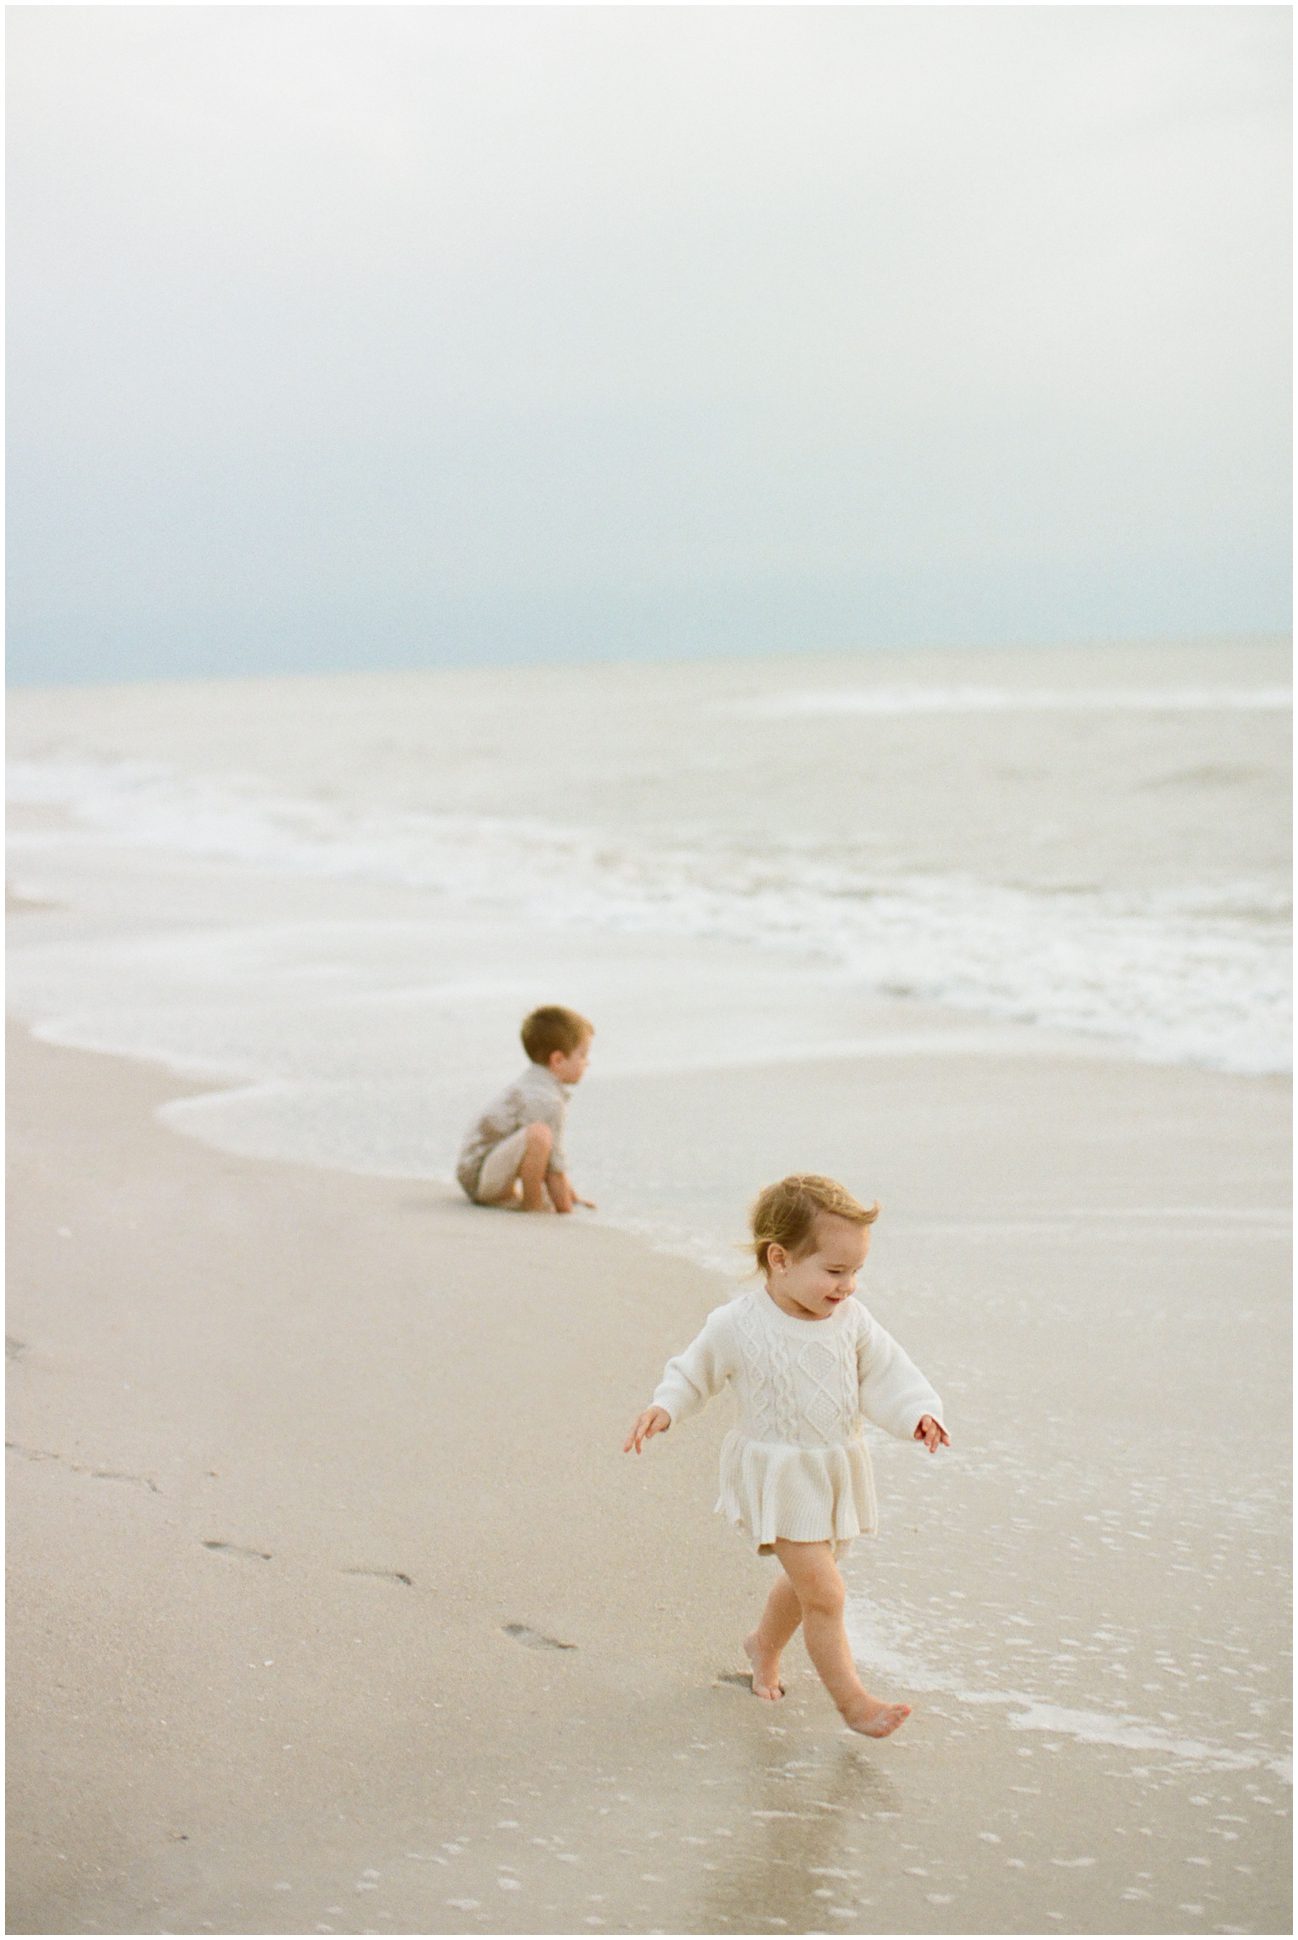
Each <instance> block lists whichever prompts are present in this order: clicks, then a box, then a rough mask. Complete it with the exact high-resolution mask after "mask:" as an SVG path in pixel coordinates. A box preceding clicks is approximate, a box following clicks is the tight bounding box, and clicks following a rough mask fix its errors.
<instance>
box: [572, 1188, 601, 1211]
mask: <svg viewBox="0 0 1298 1940" xmlns="http://www.w3.org/2000/svg"><path fill="white" fill-rule="evenodd" d="M572 1203H573V1205H574V1206H584V1207H585V1208H586V1210H587V1212H594V1211H595V1210H596V1206H595V1201H594V1200H593V1199H583V1198H582V1196H581V1194H580V1193H579V1192H574V1193H573V1195H572Z"/></svg>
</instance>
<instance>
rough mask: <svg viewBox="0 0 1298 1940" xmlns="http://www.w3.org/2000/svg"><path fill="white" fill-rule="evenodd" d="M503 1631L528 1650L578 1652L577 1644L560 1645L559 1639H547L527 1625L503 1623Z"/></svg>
mask: <svg viewBox="0 0 1298 1940" xmlns="http://www.w3.org/2000/svg"><path fill="white" fill-rule="evenodd" d="M500 1627H501V1629H502V1630H503V1631H504V1633H505V1635H506V1636H507V1637H512V1638H513V1639H514V1642H515V1643H516V1644H523V1645H525V1646H526V1647H527V1649H528V1650H576V1648H577V1646H576V1644H563V1643H560V1641H559V1639H558V1638H557V1637H546V1636H544V1635H543V1634H542V1633H541V1631H539V1630H533V1629H531V1628H530V1626H529V1625H528V1624H525V1623H503V1624H502V1625H501V1626H500Z"/></svg>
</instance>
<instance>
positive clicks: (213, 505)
mask: <svg viewBox="0 0 1298 1940" xmlns="http://www.w3.org/2000/svg"><path fill="white" fill-rule="evenodd" d="M8 33H9V82H8V87H9V375H8V382H9V392H8V412H9V470H8V503H9V568H10V597H9V632H8V639H9V671H10V678H11V680H13V681H15V682H19V683H33V682H35V683H54V682H62V681H83V680H111V679H133V678H141V677H147V678H155V677H176V678H183V677H188V676H191V675H211V674H220V673H231V674H245V673H259V672H267V673H274V672H299V671H300V672H309V671H315V670H321V671H324V670H330V669H334V668H345V667H416V666H438V665H446V664H457V663H460V664H478V663H482V662H491V661H500V662H514V661H526V660H547V661H549V660H562V659H569V658H579V659H598V658H604V657H612V658H624V657H627V656H637V657H649V656H676V655H684V654H696V653H709V654H711V653H742V652H748V651H753V652H769V651H776V650H785V651H800V650H807V651H812V650H820V649H826V648H850V647H857V646H863V647H870V646H885V645H901V646H907V645H924V644H934V645H959V644H963V643H969V644H985V643H999V642H1019V641H1035V640H1040V641H1046V642H1054V641H1065V640H1069V639H1074V638H1105V639H1115V638H1119V639H1120V638H1124V637H1128V636H1141V637H1150V636H1168V637H1172V636H1182V635H1197V636H1203V635H1213V634H1220V633H1235V632H1250V631H1267V630H1279V629H1284V628H1286V627H1287V625H1288V614H1289V532H1290V526H1289V332H1290V319H1289V307H1288V306H1289V234H1290V211H1289V179H1290V177H1289V112H1290V104H1289V35H1290V15H1289V12H1288V9H1287V8H1284V7H1247V6H1246V7H1222V8H1215V7H1197V6H1167V7H1148V8H1118V7H1095V8H1091V7H1064V8H1056V7H1005V8H983V7H969V8H945V7H913V8H911V7H906V8H894V7H826V8H821V7H805V8H804V7H773V8H766V7H762V8H756V7H754V8H749V7H743V6H740V7H728V8H703V7H697V8H696V7H679V8H678V7H635V8H631V7H628V8H622V7H557V8H548V7H528V8H510V7H498V8H491V7H482V8H479V7H474V8H456V7H445V8H443V7H398V8H385V7H374V8H371V7H366V8H350V7H342V8H329V7H312V6H306V7H283V8H276V7H198V8H190V7H160V6H154V7H95V8H77V7H21V6H19V7H11V8H10V9H9V10H8Z"/></svg>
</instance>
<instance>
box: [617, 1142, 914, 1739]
mask: <svg viewBox="0 0 1298 1940" xmlns="http://www.w3.org/2000/svg"><path fill="white" fill-rule="evenodd" d="M878 1213H879V1208H878V1206H877V1205H874V1206H863V1205H862V1204H861V1203H860V1201H859V1200H857V1199H854V1198H853V1196H852V1194H851V1193H850V1192H848V1191H847V1190H846V1189H845V1188H844V1187H843V1186H840V1185H838V1184H837V1183H836V1182H835V1181H834V1180H833V1179H826V1178H822V1177H821V1176H820V1175H819V1174H817V1173H805V1172H804V1173H795V1174H793V1175H792V1176H791V1177H789V1178H787V1179H781V1180H780V1182H779V1184H778V1185H774V1186H767V1188H766V1190H765V1191H764V1192H763V1193H761V1194H760V1195H759V1197H758V1199H757V1203H756V1204H755V1206H754V1207H753V1212H752V1233H753V1241H752V1243H753V1251H754V1253H755V1255H756V1259H757V1267H758V1271H759V1272H760V1274H761V1276H762V1279H763V1282H764V1285H763V1286H762V1287H760V1288H759V1289H758V1290H757V1291H756V1292H753V1293H745V1294H741V1295H740V1297H739V1298H738V1299H737V1300H731V1301H730V1302H729V1303H728V1304H727V1305H726V1306H724V1307H718V1308H717V1309H716V1310H715V1311H714V1312H713V1313H711V1314H709V1316H708V1319H707V1323H706V1325H705V1326H704V1328H703V1331H702V1333H701V1334H699V1336H698V1338H697V1339H696V1340H694V1341H692V1342H691V1344H690V1345H689V1346H688V1347H687V1348H686V1349H685V1351H684V1353H682V1354H678V1355H677V1356H676V1358H675V1359H674V1360H671V1361H668V1363H667V1371H666V1373H665V1374H664V1375H663V1378H662V1381H661V1382H660V1384H659V1387H658V1391H657V1393H656V1394H655V1395H654V1398H653V1404H652V1406H650V1407H648V1408H646V1409H645V1410H644V1411H643V1413H642V1414H640V1415H638V1416H637V1418H636V1421H635V1423H634V1425H633V1427H632V1429H631V1433H630V1434H629V1435H628V1436H627V1438H626V1443H625V1447H626V1448H627V1449H628V1450H631V1449H634V1450H635V1452H636V1454H637V1455H638V1454H639V1453H640V1450H641V1449H642V1448H643V1447H644V1445H645V1443H646V1442H647V1441H648V1440H649V1439H650V1438H651V1436H653V1435H661V1434H664V1433H665V1432H666V1431H667V1430H668V1429H669V1428H671V1427H672V1426H673V1425H674V1424H675V1423H677V1422H680V1421H684V1420H685V1419H686V1418H687V1417H688V1416H689V1415H692V1414H696V1413H697V1412H698V1410H699V1409H700V1408H702V1407H703V1406H704V1404H705V1403H706V1402H707V1401H708V1400H710V1399H711V1397H712V1396H713V1395H714V1394H720V1392H721V1390H722V1388H723V1387H725V1386H726V1385H727V1383H731V1384H733V1386H734V1388H735V1391H736V1395H737V1397H738V1401H739V1423H738V1426H737V1427H735V1428H733V1429H732V1430H731V1431H730V1433H729V1434H728V1435H727V1437H726V1439H725V1441H724V1442H723V1443H722V1445H721V1499H720V1501H719V1502H718V1503H717V1508H718V1509H720V1510H721V1511H722V1512H723V1513H724V1514H725V1515H726V1516H727V1517H728V1518H729V1520H730V1521H731V1522H732V1523H733V1524H734V1525H735V1527H736V1529H738V1531H739V1533H740V1534H741V1536H743V1537H744V1539H745V1540H746V1541H747V1542H748V1543H749V1544H750V1545H751V1546H752V1547H753V1548H754V1549H756V1550H757V1551H758V1552H759V1554H761V1555H763V1556H775V1557H776V1558H777V1559H778V1561H779V1563H780V1565H781V1568H780V1572H779V1575H778V1576H777V1578H776V1580H775V1585H774V1588H773V1589H772V1590H771V1593H770V1596H769V1597H768V1598H767V1601H766V1608H765V1609H764V1610H763V1612H762V1615H761V1618H760V1620H759V1622H758V1625H757V1628H756V1630H754V1631H753V1632H752V1634H751V1635H750V1636H749V1637H748V1638H747V1639H746V1640H745V1642H744V1650H745V1652H746V1654H747V1657H748V1661H749V1663H750V1664H751V1665H752V1667H753V1691H754V1693H755V1695H756V1696H757V1697H759V1698H765V1699H767V1700H768V1702H773V1701H775V1700H777V1699H779V1698H782V1697H783V1696H784V1686H783V1684H782V1683H781V1682H780V1656H781V1653H782V1651H783V1650H784V1647H785V1645H786V1644H787V1643H789V1642H790V1640H791V1639H792V1637H793V1633H794V1631H795V1630H796V1629H797V1628H798V1626H799V1624H801V1626H802V1634H803V1639H804V1641H805V1643H806V1646H807V1655H808V1656H809V1657H810V1659H811V1661H812V1663H813V1664H814V1665H815V1667H816V1669H817V1671H818V1672H819V1673H820V1679H821V1682H822V1683H823V1684H824V1686H825V1689H826V1690H827V1691H828V1692H829V1695H830V1697H831V1698H832V1699H833V1700H834V1703H835V1704H836V1705H837V1707H838V1710H839V1713H840V1715H841V1716H842V1718H843V1721H844V1723H845V1724H848V1725H850V1726H851V1728H852V1730H853V1731H860V1732H862V1733H864V1735H865V1736H866V1737H868V1738H886V1737H888V1736H889V1735H890V1734H891V1733H892V1732H894V1731H895V1730H896V1729H897V1727H898V1725H900V1724H903V1723H904V1722H905V1720H906V1719H907V1718H908V1717H909V1716H910V1706H909V1705H908V1704H890V1703H889V1702H887V1700H886V1699H883V1698H878V1697H874V1696H872V1694H871V1693H870V1692H869V1691H867V1690H866V1688H865V1686H864V1685H863V1684H862V1682H861V1680H860V1677H859V1676H858V1675H857V1670H856V1665H855V1664H854V1663H853V1661H852V1649H851V1645H850V1644H849V1642H848V1638H847V1631H846V1629H845V1627H844V1624H843V1608H844V1602H845V1592H844V1589H843V1579H842V1577H841V1576H840V1575H839V1572H838V1562H837V1558H838V1557H839V1556H840V1555H841V1554H842V1552H843V1550H845V1549H846V1548H847V1546H848V1544H849V1543H850V1542H851V1540H852V1538H853V1537H854V1536H863V1535H870V1536H872V1535H873V1534H874V1532H875V1529H876V1527H877V1519H876V1515H875V1502H874V1480H873V1477H872V1475H871V1472H870V1456H869V1452H868V1450H867V1449H866V1446H865V1441H864V1439H863V1436H862V1425H863V1421H864V1420H870V1421H874V1422H877V1423H878V1424H879V1426H880V1427H881V1428H886V1429H887V1430H888V1431H889V1433H891V1434H893V1435H897V1436H899V1437H900V1438H901V1439H903V1440H905V1441H911V1440H914V1441H917V1442H922V1443H923V1445H924V1447H925V1448H927V1449H928V1451H929V1453H930V1454H932V1452H933V1450H934V1449H936V1448H939V1447H941V1446H942V1445H943V1444H945V1443H948V1442H949V1441H950V1436H949V1435H948V1434H947V1432H946V1429H945V1428H944V1427H943V1426H942V1403H941V1402H940V1401H939V1400H938V1398H937V1395H936V1394H935V1393H934V1392H933V1389H932V1388H931V1387H930V1386H929V1383H928V1381H927V1380H926V1379H925V1377H924V1376H923V1375H922V1374H921V1373H920V1371H919V1369H918V1368H917V1367H916V1366H915V1364H914V1363H913V1361H911V1360H909V1359H908V1358H907V1356H906V1355H905V1354H904V1353H903V1352H902V1350H901V1348H900V1347H898V1345H897V1343H896V1341H895V1340H893V1338H892V1336H891V1334H887V1333H885V1332H884V1330H883V1328H882V1327H881V1326H880V1325H879V1323H878V1321H877V1320H875V1319H874V1318H873V1317H872V1315H870V1314H869V1313H868V1312H867V1311H866V1309H865V1308H864V1307H863V1306H862V1305H861V1304H860V1302H859V1301H857V1300H853V1299H852V1298H851V1295H852V1293H853V1291H854V1289H855V1286H856V1276H857V1274H858V1273H859V1272H860V1270H861V1268H862V1267H863V1266H864V1264H865V1256H866V1254H867V1253H868V1252H869V1250H870V1228H871V1226H872V1225H873V1224H874V1221H875V1219H876V1218H877V1217H878Z"/></svg>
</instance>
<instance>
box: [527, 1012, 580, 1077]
mask: <svg viewBox="0 0 1298 1940" xmlns="http://www.w3.org/2000/svg"><path fill="white" fill-rule="evenodd" d="M519 1035H520V1037H521V1038H522V1040H523V1049H524V1050H525V1051H526V1052H527V1055H528V1057H529V1058H530V1059H531V1060H532V1063H533V1064H548V1063H549V1061H550V1059H551V1058H552V1057H553V1056H554V1053H555V1052H556V1051H562V1052H563V1054H564V1056H565V1057H570V1056H571V1055H572V1053H573V1052H574V1051H575V1050H577V1049H578V1048H579V1047H580V1046H581V1045H583V1044H584V1043H585V1042H586V1039H587V1038H588V1037H594V1035H595V1026H594V1025H593V1024H592V1023H590V1022H589V1020H588V1019H587V1018H585V1017H583V1016H581V1014H580V1013H579V1012H578V1011H575V1010H565V1009H564V1007H563V1005H562V1004H542V1005H541V1008H540V1009H539V1010H534V1011H532V1012H531V1013H530V1014H529V1015H528V1016H526V1017H525V1018H524V1019H523V1028H522V1030H521V1031H520V1033H519Z"/></svg>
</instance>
